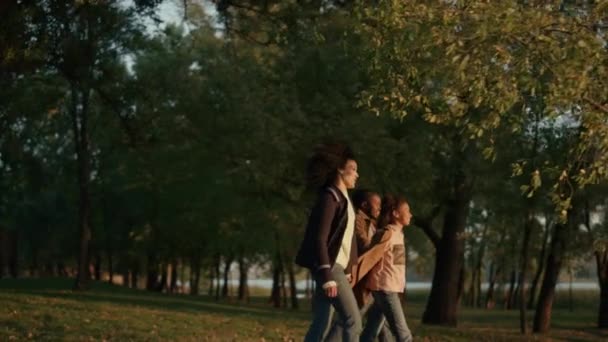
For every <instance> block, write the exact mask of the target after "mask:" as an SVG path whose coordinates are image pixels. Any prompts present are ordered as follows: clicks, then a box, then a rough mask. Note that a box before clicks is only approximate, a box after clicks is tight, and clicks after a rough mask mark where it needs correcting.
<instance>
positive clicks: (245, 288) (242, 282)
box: [239, 254, 249, 301]
mask: <svg viewBox="0 0 608 342" xmlns="http://www.w3.org/2000/svg"><path fill="white" fill-rule="evenodd" d="M248 271H249V266H248V265H247V263H246V261H245V258H244V257H243V255H242V254H241V255H240V256H239V300H241V301H242V300H247V301H249V285H248V284H247V279H248V277H247V272H248Z"/></svg>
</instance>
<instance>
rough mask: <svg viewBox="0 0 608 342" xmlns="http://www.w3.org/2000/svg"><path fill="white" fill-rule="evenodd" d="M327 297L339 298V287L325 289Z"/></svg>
mask: <svg viewBox="0 0 608 342" xmlns="http://www.w3.org/2000/svg"><path fill="white" fill-rule="evenodd" d="M325 295H326V296H327V297H329V298H335V297H337V296H338V287H337V286H329V287H328V288H326V289H325Z"/></svg>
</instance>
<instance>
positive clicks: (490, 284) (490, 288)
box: [485, 262, 500, 309]
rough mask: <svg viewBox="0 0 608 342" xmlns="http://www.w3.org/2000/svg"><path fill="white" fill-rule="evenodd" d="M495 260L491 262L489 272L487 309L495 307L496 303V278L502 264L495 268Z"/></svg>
mask: <svg viewBox="0 0 608 342" xmlns="http://www.w3.org/2000/svg"><path fill="white" fill-rule="evenodd" d="M494 268H495V265H494V262H492V263H490V271H489V272H488V273H489V275H488V291H487V293H486V305H485V307H486V309H493V308H494V306H495V305H496V300H495V299H494V287H495V286H496V278H497V277H498V274H499V273H500V266H499V267H497V268H496V270H495V269H494Z"/></svg>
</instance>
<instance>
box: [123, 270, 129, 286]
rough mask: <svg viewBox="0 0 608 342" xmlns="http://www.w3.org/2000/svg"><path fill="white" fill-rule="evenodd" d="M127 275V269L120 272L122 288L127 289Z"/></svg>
mask: <svg viewBox="0 0 608 342" xmlns="http://www.w3.org/2000/svg"><path fill="white" fill-rule="evenodd" d="M129 273H130V272H129V270H128V269H125V270H124V271H123V272H122V286H124V287H129V284H130V283H129Z"/></svg>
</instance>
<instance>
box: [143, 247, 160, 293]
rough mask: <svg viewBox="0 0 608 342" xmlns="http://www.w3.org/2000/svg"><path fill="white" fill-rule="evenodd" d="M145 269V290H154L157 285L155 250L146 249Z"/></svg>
mask: <svg viewBox="0 0 608 342" xmlns="http://www.w3.org/2000/svg"><path fill="white" fill-rule="evenodd" d="M146 269H147V272H146V273H147V275H146V290H148V291H155V290H156V288H157V287H158V259H157V256H156V252H155V251H148V262H147V264H146Z"/></svg>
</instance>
